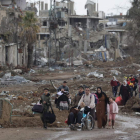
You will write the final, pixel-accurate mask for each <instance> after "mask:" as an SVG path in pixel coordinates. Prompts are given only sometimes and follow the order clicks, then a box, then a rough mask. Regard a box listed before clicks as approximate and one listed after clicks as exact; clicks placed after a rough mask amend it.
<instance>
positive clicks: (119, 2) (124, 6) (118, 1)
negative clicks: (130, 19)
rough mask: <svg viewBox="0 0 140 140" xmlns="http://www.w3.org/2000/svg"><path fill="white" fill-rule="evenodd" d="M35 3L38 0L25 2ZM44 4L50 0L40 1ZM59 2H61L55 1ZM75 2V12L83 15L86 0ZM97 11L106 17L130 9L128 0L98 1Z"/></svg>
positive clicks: (124, 12)
mask: <svg viewBox="0 0 140 140" xmlns="http://www.w3.org/2000/svg"><path fill="white" fill-rule="evenodd" d="M34 1H35V2H37V1H39V0H27V2H34ZM41 1H44V2H46V3H49V2H50V0H41ZM57 1H61V0H57ZM73 1H74V2H75V10H76V13H77V14H78V15H85V14H86V10H85V3H86V1H87V0H73ZM92 1H95V2H96V1H97V0H92ZM98 3H99V11H104V12H105V13H106V15H108V14H111V13H113V15H116V14H120V13H123V14H126V11H127V10H128V9H129V8H130V6H131V4H130V0H98Z"/></svg>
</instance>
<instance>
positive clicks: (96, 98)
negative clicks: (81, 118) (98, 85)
mask: <svg viewBox="0 0 140 140" xmlns="http://www.w3.org/2000/svg"><path fill="white" fill-rule="evenodd" d="M92 95H94V98H95V104H97V103H98V96H97V95H96V94H95V93H92V94H91V95H90V99H91V97H92ZM84 98H85V95H84V96H83V100H84Z"/></svg>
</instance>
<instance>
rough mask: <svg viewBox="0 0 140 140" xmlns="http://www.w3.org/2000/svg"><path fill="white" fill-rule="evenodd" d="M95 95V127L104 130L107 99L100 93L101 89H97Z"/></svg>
mask: <svg viewBox="0 0 140 140" xmlns="http://www.w3.org/2000/svg"><path fill="white" fill-rule="evenodd" d="M96 95H97V96H98V103H97V105H96V115H97V126H98V128H102V127H103V128H105V126H106V124H107V103H108V102H109V101H108V97H107V96H106V94H105V93H104V92H103V91H102V88H101V87H98V88H97V92H96Z"/></svg>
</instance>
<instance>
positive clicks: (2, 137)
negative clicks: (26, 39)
mask: <svg viewBox="0 0 140 140" xmlns="http://www.w3.org/2000/svg"><path fill="white" fill-rule="evenodd" d="M9 139H10V140H94V139H95V140H96V139H98V140H140V119H139V118H137V117H129V116H122V115H117V119H116V129H114V130H113V129H97V128H95V129H94V130H92V131H80V130H79V131H70V130H69V128H58V129H57V128H48V130H44V129H43V128H39V127H37V128H9V129H0V140H9Z"/></svg>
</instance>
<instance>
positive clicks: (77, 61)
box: [73, 60, 83, 66]
mask: <svg viewBox="0 0 140 140" xmlns="http://www.w3.org/2000/svg"><path fill="white" fill-rule="evenodd" d="M73 64H74V66H81V65H83V62H82V60H76V61H73Z"/></svg>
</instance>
